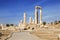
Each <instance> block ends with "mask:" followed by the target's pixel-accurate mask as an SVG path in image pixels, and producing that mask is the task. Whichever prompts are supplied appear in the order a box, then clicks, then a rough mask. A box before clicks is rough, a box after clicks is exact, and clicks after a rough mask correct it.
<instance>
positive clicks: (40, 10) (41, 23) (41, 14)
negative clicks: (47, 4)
mask: <svg viewBox="0 0 60 40" xmlns="http://www.w3.org/2000/svg"><path fill="white" fill-rule="evenodd" d="M41 24H42V8H41V7H40V25H41Z"/></svg>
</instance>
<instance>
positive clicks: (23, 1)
mask: <svg viewBox="0 0 60 40" xmlns="http://www.w3.org/2000/svg"><path fill="white" fill-rule="evenodd" d="M36 5H39V6H42V10H43V13H42V14H43V18H42V19H43V21H46V22H52V21H55V20H60V0H0V24H1V23H2V24H6V23H9V24H11V23H13V24H18V23H19V21H20V20H21V19H22V20H23V14H24V12H26V14H27V22H28V21H29V20H28V19H29V17H32V18H33V19H34V12H35V6H36ZM39 14H40V13H39Z"/></svg>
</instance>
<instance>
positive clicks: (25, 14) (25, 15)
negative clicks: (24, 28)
mask: <svg viewBox="0 0 60 40" xmlns="http://www.w3.org/2000/svg"><path fill="white" fill-rule="evenodd" d="M23 23H24V24H26V13H25V12H24V22H23Z"/></svg>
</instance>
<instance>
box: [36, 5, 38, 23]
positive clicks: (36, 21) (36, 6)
mask: <svg viewBox="0 0 60 40" xmlns="http://www.w3.org/2000/svg"><path fill="white" fill-rule="evenodd" d="M35 24H38V9H37V6H36V7H35Z"/></svg>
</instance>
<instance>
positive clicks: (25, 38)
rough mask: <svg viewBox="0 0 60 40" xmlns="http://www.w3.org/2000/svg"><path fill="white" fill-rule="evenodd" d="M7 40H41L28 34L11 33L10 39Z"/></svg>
mask: <svg viewBox="0 0 60 40" xmlns="http://www.w3.org/2000/svg"><path fill="white" fill-rule="evenodd" d="M8 40H41V39H40V38H38V37H36V36H34V35H32V34H30V33H29V32H18V33H13V35H12V37H11V38H9V39H8Z"/></svg>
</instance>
